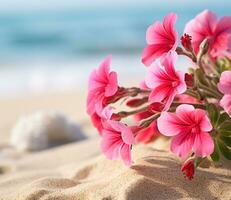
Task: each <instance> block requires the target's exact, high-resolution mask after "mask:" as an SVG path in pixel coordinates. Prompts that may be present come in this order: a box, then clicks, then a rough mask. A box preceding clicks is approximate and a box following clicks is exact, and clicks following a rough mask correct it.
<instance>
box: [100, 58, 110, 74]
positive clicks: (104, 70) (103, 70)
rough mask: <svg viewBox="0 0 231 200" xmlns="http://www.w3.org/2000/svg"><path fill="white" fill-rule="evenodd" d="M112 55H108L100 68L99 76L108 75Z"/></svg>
mask: <svg viewBox="0 0 231 200" xmlns="http://www.w3.org/2000/svg"><path fill="white" fill-rule="evenodd" d="M111 59H112V56H111V55H110V56H107V57H106V58H105V59H104V61H103V62H102V63H101V64H100V66H99V68H98V75H99V77H107V76H108V74H109V71H110V64H111Z"/></svg>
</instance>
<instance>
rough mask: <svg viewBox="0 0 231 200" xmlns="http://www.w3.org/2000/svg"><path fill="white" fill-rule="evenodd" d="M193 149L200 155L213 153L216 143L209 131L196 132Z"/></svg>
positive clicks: (204, 155)
mask: <svg viewBox="0 0 231 200" xmlns="http://www.w3.org/2000/svg"><path fill="white" fill-rule="evenodd" d="M193 150H194V152H195V154H196V155H197V156H199V157H206V156H209V155H211V154H212V153H213V151H214V143H213V140H212V138H211V136H210V135H209V133H206V132H201V133H199V134H196V137H195V141H194V144H193Z"/></svg>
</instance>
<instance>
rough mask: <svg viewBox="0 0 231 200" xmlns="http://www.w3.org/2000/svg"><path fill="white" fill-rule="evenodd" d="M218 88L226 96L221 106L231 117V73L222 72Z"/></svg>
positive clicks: (221, 101)
mask: <svg viewBox="0 0 231 200" xmlns="http://www.w3.org/2000/svg"><path fill="white" fill-rule="evenodd" d="M217 87H218V89H219V90H220V92H222V93H223V94H224V96H223V98H222V99H221V100H220V105H221V106H222V107H223V108H224V110H225V111H226V112H227V113H228V114H229V116H231V71H224V72H222V74H221V77H220V81H219V83H218V84H217Z"/></svg>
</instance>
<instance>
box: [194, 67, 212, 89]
mask: <svg viewBox="0 0 231 200" xmlns="http://www.w3.org/2000/svg"><path fill="white" fill-rule="evenodd" d="M195 76H196V79H197V80H198V81H199V83H201V84H202V85H206V86H209V84H208V82H207V81H206V80H205V78H204V77H205V75H204V73H203V72H202V70H201V69H196V70H195Z"/></svg>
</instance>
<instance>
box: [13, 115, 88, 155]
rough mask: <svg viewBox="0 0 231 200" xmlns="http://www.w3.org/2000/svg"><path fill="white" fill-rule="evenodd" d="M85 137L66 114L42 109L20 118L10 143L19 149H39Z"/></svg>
mask: <svg viewBox="0 0 231 200" xmlns="http://www.w3.org/2000/svg"><path fill="white" fill-rule="evenodd" d="M85 138H86V136H85V135H84V134H83V132H82V131H81V129H80V127H79V126H78V125H77V124H76V123H73V122H71V121H70V120H69V119H67V118H66V117H65V115H63V114H61V113H58V112H55V111H49V112H42V111H40V112H36V113H33V114H31V115H26V116H22V117H20V118H19V119H18V121H17V122H16V124H15V126H14V127H13V129H12V131H11V138H10V143H11V145H12V146H13V147H14V148H16V149H17V150H19V151H39V150H43V149H47V148H49V147H52V146H57V145H61V144H65V143H69V142H74V141H77V140H82V139H85Z"/></svg>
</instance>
